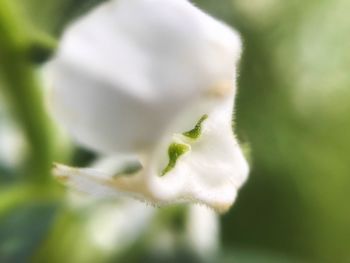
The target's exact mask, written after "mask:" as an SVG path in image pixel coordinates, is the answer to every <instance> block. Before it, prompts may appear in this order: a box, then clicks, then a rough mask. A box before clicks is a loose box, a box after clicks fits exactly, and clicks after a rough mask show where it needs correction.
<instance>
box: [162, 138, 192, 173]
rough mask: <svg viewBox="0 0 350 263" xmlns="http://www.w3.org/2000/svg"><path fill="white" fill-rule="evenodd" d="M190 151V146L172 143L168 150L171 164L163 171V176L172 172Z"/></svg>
mask: <svg viewBox="0 0 350 263" xmlns="http://www.w3.org/2000/svg"><path fill="white" fill-rule="evenodd" d="M189 150H190V146H188V145H186V144H181V143H172V144H170V146H169V148H168V156H169V163H168V165H167V166H166V167H165V168H164V170H163V171H162V176H163V175H165V174H166V173H168V172H170V171H171V169H173V168H174V167H175V165H176V162H177V160H178V159H179V157H180V156H181V155H183V154H185V153H186V152H188V151H189Z"/></svg>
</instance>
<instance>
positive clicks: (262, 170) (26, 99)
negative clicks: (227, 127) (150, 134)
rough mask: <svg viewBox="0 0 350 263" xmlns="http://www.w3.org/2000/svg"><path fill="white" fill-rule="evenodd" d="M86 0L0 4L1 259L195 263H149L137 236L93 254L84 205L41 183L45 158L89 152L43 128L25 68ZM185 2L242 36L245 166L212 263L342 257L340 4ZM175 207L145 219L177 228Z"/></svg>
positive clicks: (345, 74)
mask: <svg viewBox="0 0 350 263" xmlns="http://www.w3.org/2000/svg"><path fill="white" fill-rule="evenodd" d="M98 2H101V1H95V0H93V1H91V0H46V1H40V0H0V262H28V261H33V262H62V261H65V262H67V263H68V262H179V261H180V260H181V261H183V262H197V261H199V259H198V258H196V257H195V256H193V255H192V254H191V251H187V250H186V249H183V248H181V246H179V248H178V249H176V251H177V253H175V254H172V255H169V256H168V257H167V256H163V257H161V258H159V257H152V255H150V254H149V253H148V250H147V240H148V239H147V238H145V237H143V238H141V239H140V240H138V241H136V242H135V244H133V245H132V246H130V247H129V248H128V249H125V251H123V252H122V253H119V254H118V253H113V251H112V252H111V251H109V252H106V251H101V250H98V249H97V248H95V247H94V246H93V245H92V244H91V243H89V242H88V240H86V238H85V232H84V231H85V230H84V227H83V225H84V222H85V221H86V220H87V218H88V217H89V216H90V215H91V213H94V212H96V209H97V208H90V206H88V208H86V207H85V208H83V209H78V210H76V209H73V208H72V207H70V206H67V205H66V202H65V201H64V200H65V199H64V192H63V191H62V188H61V187H58V186H57V184H56V183H55V182H52V181H51V179H50V175H49V170H50V166H51V163H52V161H53V160H55V161H65V162H68V163H71V164H73V165H88V164H89V163H90V162H91V161H92V160H94V158H95V156H94V154H93V153H90V152H87V151H85V150H82V149H79V148H77V147H76V146H74V145H71V144H69V143H67V142H66V140H64V139H62V137H61V136H60V135H59V133H58V132H57V128H56V127H55V126H54V124H52V123H51V122H50V120H49V119H48V117H47V114H46V113H45V107H44V101H43V99H42V98H43V90H44V87H43V86H45V85H43V84H41V83H40V82H39V81H38V76H37V75H38V69H39V68H40V65H41V63H43V62H44V61H46V59H48V58H49V56H50V54H51V52H53V50H54V47H55V39H56V38H59V36H60V34H61V33H62V31H63V30H64V27H65V26H66V25H67V23H69V22H70V21H72V20H73V19H74V18H75V17H77V16H79V15H80V14H83V13H84V12H86V11H87V10H89V8H91V7H93V6H94V5H96V4H98ZM194 2H195V3H196V4H197V6H199V7H200V8H202V9H204V10H206V11H207V12H209V13H210V14H212V15H214V16H216V17H217V18H219V19H221V20H223V21H225V22H227V23H228V24H230V25H233V26H234V27H235V28H236V29H237V30H238V31H239V32H240V33H241V35H242V38H243V40H244V54H243V58H242V61H241V67H240V76H239V94H238V98H237V106H236V127H235V129H236V132H237V133H238V136H239V138H240V140H241V142H242V143H243V144H244V145H245V146H246V147H247V148H249V149H250V159H251V167H252V171H251V175H250V178H249V181H248V183H247V184H246V186H245V187H244V188H243V189H242V191H241V192H240V195H239V198H238V201H237V202H236V204H235V206H234V207H233V209H231V211H230V212H229V213H228V214H226V215H224V216H223V217H222V218H221V223H222V229H221V248H220V253H219V254H218V255H217V256H216V257H215V259H214V261H215V262H242V263H255V262H256V263H260V262H282V263H283V262H340V263H343V262H350V211H349V205H348V200H350V190H349V189H350V136H349V135H350V118H349V112H350V72H349V67H350V15H349V10H350V1H348V0H310V1H302V0H290V1H285V0H284V1H282V0H250V1H248V0H217V1H213V0H196V1H194ZM91 210H93V211H91ZM177 210H178V209H173V210H172V209H171V208H170V209H168V210H167V209H165V210H162V211H161V212H160V214H162V215H161V216H160V218H161V220H159V221H160V222H161V223H159V221H157V222H158V223H157V224H159V225H162V227H163V228H169V229H170V228H171V229H172V232H174V233H176V232H177V231H178V232H181V231H182V230H181V227H182V224H183V222H182V220H181V218H182V217H181V216H182V214H181V212H177ZM180 210H181V209H180ZM164 215H166V216H164ZM153 227H154V226H153ZM156 227H157V226H156ZM148 232H151V233H147V234H145V235H146V236H147V235H152V231H148ZM148 238H149V237H148Z"/></svg>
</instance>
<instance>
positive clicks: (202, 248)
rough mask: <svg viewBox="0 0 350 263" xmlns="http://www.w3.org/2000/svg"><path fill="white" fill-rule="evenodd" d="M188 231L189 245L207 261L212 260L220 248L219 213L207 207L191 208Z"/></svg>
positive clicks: (195, 206)
mask: <svg viewBox="0 0 350 263" xmlns="http://www.w3.org/2000/svg"><path fill="white" fill-rule="evenodd" d="M186 232H187V239H188V245H189V246H190V247H191V248H192V249H193V251H195V252H196V253H197V254H198V256H200V257H201V258H203V260H205V262H212V261H213V259H214V257H215V255H216V253H217V252H218V249H219V233H220V222H219V218H218V215H217V214H216V213H215V212H214V211H212V210H209V209H208V208H207V207H203V206H198V205H192V206H190V208H189V211H188V216H187V223H186Z"/></svg>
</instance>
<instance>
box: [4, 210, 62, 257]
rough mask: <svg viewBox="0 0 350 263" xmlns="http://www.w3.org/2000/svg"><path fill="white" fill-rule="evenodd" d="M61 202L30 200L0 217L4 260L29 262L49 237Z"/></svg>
mask: <svg viewBox="0 0 350 263" xmlns="http://www.w3.org/2000/svg"><path fill="white" fill-rule="evenodd" d="M56 210H57V205H56V204H52V203H26V204H23V205H21V206H18V207H16V208H14V209H13V210H11V211H9V212H8V213H6V214H3V215H1V217H0V262H28V261H29V259H30V257H31V256H32V255H33V254H34V252H35V250H36V249H37V248H38V247H39V246H40V245H41V243H42V242H43V241H44V240H45V238H46V236H47V233H48V230H49V229H50V226H51V224H52V222H53V219H54V217H55V214H56Z"/></svg>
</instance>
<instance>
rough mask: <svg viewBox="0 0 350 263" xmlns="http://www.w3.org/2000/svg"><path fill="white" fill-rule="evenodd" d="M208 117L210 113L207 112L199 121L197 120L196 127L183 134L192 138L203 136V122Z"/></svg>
mask: <svg viewBox="0 0 350 263" xmlns="http://www.w3.org/2000/svg"><path fill="white" fill-rule="evenodd" d="M206 119H208V115H207V114H205V115H203V116H202V117H201V118H200V119H199V121H198V122H197V124H196V126H194V128H193V129H192V130H189V131H187V132H184V133H183V135H184V136H186V137H188V138H191V139H198V138H199V136H201V134H202V123H203V121H205V120H206Z"/></svg>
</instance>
